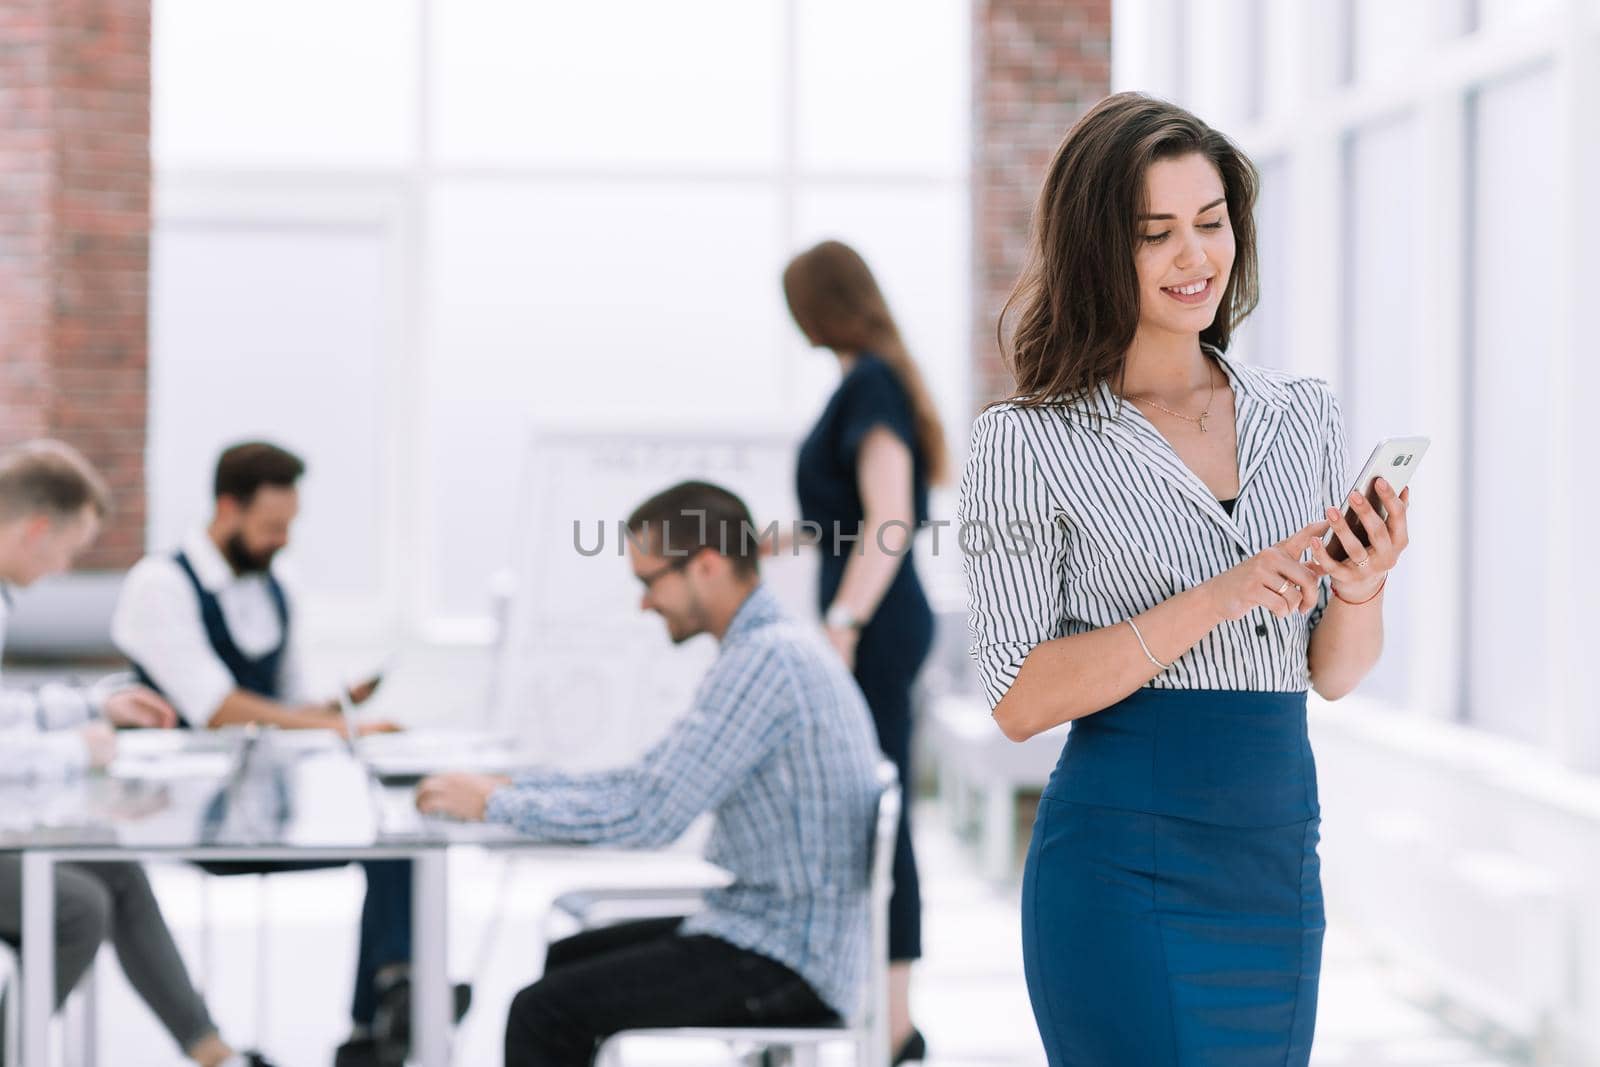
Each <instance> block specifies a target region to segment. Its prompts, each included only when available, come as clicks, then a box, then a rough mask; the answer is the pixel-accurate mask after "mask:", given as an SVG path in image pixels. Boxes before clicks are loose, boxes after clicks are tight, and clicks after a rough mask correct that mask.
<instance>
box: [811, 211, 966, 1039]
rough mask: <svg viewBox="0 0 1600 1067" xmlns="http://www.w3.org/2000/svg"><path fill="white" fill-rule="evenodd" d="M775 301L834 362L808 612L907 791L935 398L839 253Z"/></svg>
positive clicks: (816, 450) (856, 262)
mask: <svg viewBox="0 0 1600 1067" xmlns="http://www.w3.org/2000/svg"><path fill="white" fill-rule="evenodd" d="M783 291H784V296H785V297H786V298H787V300H788V302H789V311H790V313H791V314H792V315H793V316H794V320H795V324H796V325H797V326H799V328H800V331H801V332H802V333H804V334H805V336H806V339H807V340H808V341H810V342H811V343H812V344H813V345H815V346H817V347H819V348H828V349H831V350H832V352H833V354H834V355H835V356H836V357H837V358H838V361H839V370H840V375H841V376H840V380H839V387H838V388H837V389H836V390H835V391H834V394H833V396H832V397H831V398H829V400H828V404H827V407H826V408H824V409H823V412H822V414H821V416H819V417H818V419H817V422H816V425H815V426H814V427H813V428H812V430H811V433H810V434H809V435H808V436H807V437H806V439H805V442H804V443H803V444H802V445H801V446H800V454H799V459H798V463H797V468H798V469H797V472H796V489H797V491H798V496H799V501H800V512H801V515H802V517H803V518H805V519H806V520H807V521H809V522H814V523H816V524H817V528H818V529H820V530H821V531H822V537H823V540H822V543H821V545H820V546H819V547H820V548H821V550H822V564H821V567H820V568H819V571H818V579H819V581H818V589H817V606H818V610H819V611H821V612H822V616H823V625H824V627H825V630H826V633H827V636H828V640H829V641H830V642H831V643H832V644H833V646H834V648H835V649H837V650H838V652H839V655H840V656H841V657H842V658H843V659H844V661H845V663H846V664H847V665H848V666H849V667H850V668H851V670H852V671H853V672H854V674H855V678H856V682H857V683H858V684H859V685H860V686H861V692H862V693H863V695H865V696H866V698H867V706H868V707H869V708H870V709H871V710H872V718H873V722H874V724H875V725H876V726H877V728H878V745H879V747H880V748H882V749H883V753H884V755H886V756H888V757H889V758H890V759H891V760H893V761H894V764H895V767H896V768H897V769H898V770H899V772H900V781H901V782H902V783H904V785H905V788H906V789H907V795H908V796H909V791H910V788H911V784H912V775H911V722H912V720H911V685H912V683H913V682H914V681H915V680H916V677H917V672H918V671H919V670H920V669H921V667H922V662H923V660H925V659H926V658H927V656H928V649H929V647H930V646H931V645H932V643H933V611H932V609H931V608H930V607H929V606H928V599H927V597H926V596H925V595H924V594H923V591H922V584H921V582H919V581H918V579H917V569H916V565H915V563H914V562H913V560H912V558H911V542H912V539H913V535H914V534H915V533H916V530H917V528H918V526H919V525H920V524H921V523H923V522H925V521H926V520H927V518H928V483H929V482H941V481H943V480H944V477H945V467H946V464H947V460H946V457H945V446H944V433H943V431H942V429H941V428H940V425H939V416H938V412H937V411H936V410H935V409H934V406H933V398H932V397H931V396H930V395H929V394H928V390H927V388H926V387H925V386H924V385H923V382H922V375H921V374H920V373H919V372H918V371H917V366H916V364H915V363H914V362H913V361H912V359H911V354H910V353H909V352H908V351H907V350H906V346H905V343H904V342H903V341H902V340H901V339H900V331H899V329H898V328H897V327H896V326H895V321H894V317H893V316H892V315H891V314H890V313H889V305H888V302H887V301H885V300H884V298H883V293H882V292H881V291H880V290H879V288H878V283H877V281H876V280H875V279H874V278H873V276H872V271H871V270H869V269H868V267H867V264H866V261H864V260H863V259H862V258H861V257H860V256H859V255H858V254H857V253H856V252H855V250H854V249H852V248H850V247H849V246H848V245H845V244H841V243H840V242H838V241H824V242H823V243H821V244H819V245H817V246H816V247H815V248H812V249H809V250H808V251H806V252H803V253H801V254H800V255H798V256H796V257H795V258H794V259H793V260H792V261H790V263H789V265H788V267H787V268H785V270H784V272H783ZM910 807H911V806H910V805H909V804H907V805H904V806H903V807H902V808H901V809H900V832H899V835H898V837H897V838H896V841H895V853H894V895H893V897H892V898H891V899H890V902H889V1036H890V1042H891V1048H893V1049H894V1050H895V1052H894V1058H893V1059H894V1062H895V1063H897V1064H898V1063H904V1062H907V1061H911V1060H918V1061H920V1060H922V1059H923V1058H924V1056H925V1055H926V1053H927V1047H926V1043H925V1042H924V1041H923V1038H922V1034H921V1033H920V1032H918V1030H917V1029H916V1027H915V1026H914V1025H913V1024H912V1021H911V1009H910V986H911V964H912V962H913V961H914V960H916V959H918V958H919V957H920V956H921V955H922V901H921V897H920V894H919V890H918V884H917V864H916V857H915V855H914V854H913V853H912V851H911V821H910Z"/></svg>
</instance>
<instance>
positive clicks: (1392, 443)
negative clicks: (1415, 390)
mask: <svg viewBox="0 0 1600 1067" xmlns="http://www.w3.org/2000/svg"><path fill="white" fill-rule="evenodd" d="M1428 444H1429V440H1428V438H1426V437H1386V438H1384V439H1383V440H1382V441H1379V442H1378V447H1376V448H1374V449H1373V450H1372V455H1370V456H1368V457H1367V462H1366V464H1365V465H1364V466H1363V467H1362V468H1361V473H1360V474H1358V475H1356V480H1355V484H1354V485H1352V486H1351V487H1350V491H1351V492H1352V493H1360V494H1361V495H1362V496H1364V497H1366V498H1367V501H1368V502H1369V503H1371V504H1372V506H1373V508H1374V509H1375V510H1376V511H1377V512H1378V515H1379V517H1381V518H1384V519H1387V518H1388V517H1389V512H1388V510H1387V509H1386V508H1385V507H1384V506H1383V501H1381V500H1379V499H1378V492H1377V490H1376V489H1374V488H1373V487H1372V483H1373V482H1375V481H1377V480H1378V478H1379V477H1382V478H1383V480H1384V481H1386V482H1388V483H1389V485H1390V486H1391V487H1392V488H1393V489H1394V491H1395V495H1397V496H1398V495H1399V493H1400V490H1402V489H1404V488H1405V487H1406V485H1407V483H1409V482H1410V481H1411V476H1412V475H1413V474H1415V473H1416V471H1417V466H1418V465H1419V464H1421V462H1422V457H1423V456H1425V455H1427V454H1428ZM1344 519H1345V522H1346V523H1347V524H1349V526H1350V529H1351V530H1352V531H1353V532H1354V533H1355V535H1356V537H1357V538H1358V539H1360V541H1361V543H1362V544H1363V545H1365V544H1367V531H1366V528H1365V527H1364V526H1362V525H1361V520H1360V519H1358V518H1356V513H1355V509H1354V508H1352V507H1350V506H1349V505H1348V504H1346V505H1345V509H1344ZM1322 543H1323V544H1325V545H1327V546H1328V555H1330V556H1332V557H1333V558H1334V559H1336V560H1343V559H1346V558H1347V556H1346V553H1345V550H1344V542H1342V541H1340V540H1339V538H1338V536H1337V535H1336V534H1334V532H1333V531H1332V530H1329V531H1328V535H1327V536H1326V537H1324V538H1323V539H1322ZM1369 547H1370V546H1369Z"/></svg>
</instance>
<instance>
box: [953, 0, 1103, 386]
mask: <svg viewBox="0 0 1600 1067" xmlns="http://www.w3.org/2000/svg"><path fill="white" fill-rule="evenodd" d="M972 42H973V62H972V71H973V86H972V104H973V116H972V147H973V160H972V196H973V205H972V225H973V234H972V237H973V240H972V258H973V276H972V293H973V299H972V317H973V334H974V336H973V346H972V368H973V373H972V383H973V400H974V401H975V403H976V404H977V405H978V406H979V407H981V406H982V405H984V404H986V403H988V402H989V401H991V400H994V399H996V398H998V397H1002V396H1007V395H1009V394H1010V393H1011V391H1012V380H1011V376H1010V374H1008V373H1007V372H1006V370H1005V367H1004V366H1003V365H1002V364H1001V362H1000V350H999V347H998V346H997V344H996V342H995V321H996V319H997V318H998V317H999V315H1000V308H1001V306H1002V305H1003V304H1004V303H1005V300H1006V297H1007V296H1009V295H1010V293H1011V287H1012V285H1013V284H1015V282H1016V280H1017V274H1018V273H1019V272H1020V270H1021V269H1022V263H1023V258H1024V253H1025V251H1026V249H1027V240H1028V224H1029V219H1030V217H1031V216H1032V214H1033V203H1034V199H1035V198H1036V197H1037V196H1038V193H1039V186H1040V184H1041V183H1042V182H1043V180H1044V172H1045V167H1046V166H1047V165H1048V164H1049V162H1050V157H1051V155H1052V154H1053V153H1054V152H1055V149H1056V146H1057V145H1058V144H1060V143H1061V138H1062V136H1063V135H1065V134H1066V132H1067V130H1068V128H1070V127H1071V125H1072V123H1073V122H1074V121H1076V120H1077V118H1078V117H1079V116H1080V115H1082V114H1083V113H1084V112H1085V111H1086V110H1088V109H1089V107H1090V106H1091V105H1093V104H1094V103H1095V102H1096V101H1097V100H1099V99H1100V98H1101V97H1103V96H1105V95H1106V94H1107V93H1108V92H1110V91H1111V90H1110V86H1111V0H975V2H974V4H973V33H972Z"/></svg>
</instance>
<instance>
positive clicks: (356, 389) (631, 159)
mask: <svg viewBox="0 0 1600 1067" xmlns="http://www.w3.org/2000/svg"><path fill="white" fill-rule="evenodd" d="M969 19H970V13H969V9H968V3H967V0H935V2H928V0H869V2H845V0H803V2H802V0H685V2H681V3H675V4H672V5H661V4H657V3H653V2H648V0H604V2H600V3H593V4H583V5H573V4H557V3H553V2H548V0H546V2H539V3H522V2H512V0H452V2H451V3H440V2H436V0H399V2H396V0H382V2H377V0H361V2H352V3H342V4H337V5H331V6H329V5H319V4H310V3H305V2H303V0H294V2H291V3H288V4H285V3H281V2H278V3H271V4H269V3H265V2H263V0H157V3H156V5H155V30H154V33H155V66H154V109H155V115H154V128H155V167H156V211H155V232H154V237H153V242H154V267H153V278H152V310H153V322H152V347H151V366H152V410H151V418H152V422H151V498H150V516H151V518H150V535H151V541H152V545H153V546H154V547H158V548H159V547H161V546H163V545H165V544H168V543H170V542H171V540H172V539H173V538H174V537H175V536H176V534H177V532H178V531H180V530H181V529H183V528H184V527H185V526H187V525H188V524H191V523H193V522H196V521H198V520H199V519H200V518H201V517H202V513H203V510H204V507H205V504H206V501H205V481H206V478H205V472H206V470H207V468H208V464H209V462H210V461H211V459H212V458H213V457H214V455H215V452H216V450H217V447H218V446H219V445H220V444H221V443H223V442H224V441H226V440H228V439H231V438H234V437H237V436H241V435H244V434H247V433H248V434H262V435H267V436H272V437H275V438H278V439H280V440H282V441H283V442H284V443H285V444H287V445H289V446H290V447H293V448H296V449H297V450H299V451H301V452H302V453H303V454H304V455H305V456H306V458H307V459H308V461H309V463H310V473H309V475H308V478H307V482H306V489H307V491H306V507H305V509H304V519H303V521H302V523H301V524H300V526H299V528H298V529H297V533H296V538H297V541H298V545H297V547H296V548H295V549H294V555H295V556H296V557H297V560H296V562H297V564H298V566H299V568H300V570H301V571H302V572H303V573H304V574H306V575H307V578H308V583H307V584H308V585H309V586H310V589H311V592H312V594H313V596H314V598H315V599H314V601H313V604H314V608H315V618H316V620H319V622H318V624H319V625H321V626H322V627H324V628H326V629H327V630H329V631H338V632H349V631H351V630H352V629H365V630H368V631H375V632H376V631H382V632H390V631H395V630H408V631H411V632H414V633H418V634H421V635H423V636H425V637H429V638H433V639H442V640H453V639H462V640H481V639H483V638H484V637H486V636H487V633H488V631H489V626H488V619H487V612H488V607H489V604H488V591H487V590H488V582H489V578H490V575H491V574H492V572H493V571H494V570H495V569H496V568H498V567H501V566H504V565H505V564H506V563H507V562H508V561H509V560H510V559H511V557H512V552H511V548H512V546H511V544H510V538H511V529H512V525H513V517H514V512H515V501H514V491H513V487H514V486H515V485H517V484H518V481H519V476H520V471H519V469H518V465H519V462H520V457H521V456H522V455H523V452H524V447H523V446H524V444H525V443H526V440H527V436H528V433H529V427H530V425H531V424H532V423H533V421H534V420H537V419H540V418H546V417H552V416H560V417H563V418H566V417H578V418H583V417H586V416H594V417H600V416H604V417H606V418H607V419H608V420H609V421H610V422H611V423H613V424H614V423H615V421H616V419H617V418H618V417H622V418H628V417H635V416H636V417H638V418H640V419H646V420H650V421H653V422H659V421H660V420H661V419H662V418H663V417H668V418H672V417H676V418H681V419H685V420H690V421H698V420H716V419H718V418H721V417H724V416H730V415H733V416H737V417H738V419H739V421H740V422H741V423H744V424H747V423H748V422H749V421H750V420H752V419H754V420H758V421H762V420H764V421H766V422H768V423H769V424H771V425H777V426H783V427H787V428H790V429H791V430H792V431H794V432H796V433H799V432H801V431H802V430H803V428H804V426H805V425H806V424H807V423H808V421H809V420H810V419H811V418H812V417H814V415H815V414H816V412H817V411H818V410H820V407H821V404H822V401H823V400H824V398H825V397H826V395H827V393H828V392H829V390H831V388H832V386H833V383H834V381H835V379H836V371H835V369H834V367H833V365H832V361H831V359H829V358H827V357H826V355H825V354H822V353H814V352H811V351H809V350H807V349H806V348H805V347H804V346H803V344H802V343H801V342H800V339H799V338H798V337H797V335H796V334H795V332H794V330H793V328H792V327H791V326H790V324H789V322H788V316H787V311H786V309H785V307H784V304H783V299H782V293H781V289H780V286H779V273H780V271H781V270H782V267H783V264H784V263H785V261H786V260H787V258H788V257H789V256H790V255H792V254H793V253H794V252H796V251H798V250H799V249H800V248H802V247H804V246H806V245H808V244H809V243H811V242H813V241H815V240H817V239H820V238H822V237H837V238H840V239H843V240H845V241H848V242H851V243H853V244H855V245H856V246H857V247H858V248H859V249H860V250H861V251H862V252H863V254H864V255H866V256H867V258H868V260H869V262H871V263H872V264H873V265H874V268H875V270H876V271H877V273H878V275H879V279H880V282H881V283H882V285H883V287H884V289H885V291H886V293H887V295H888V297H889V299H890V302H891V305H892V306H893V308H894V310H895V312H896V314H897V316H898V317H899V319H900V321H901V325H902V328H903V331H904V332H905V334H906V335H907V338H908V340H909V342H910V343H911V345H912V347H913V351H914V352H915V354H916V355H917V356H918V358H919V359H920V360H921V361H922V362H923V363H924V365H925V368H926V371H927V374H928V377H929V379H930V383H931V385H932V388H933V390H934V392H935V395H936V398H937V400H938V402H939V404H940V406H941V409H942V410H943V413H944V414H945V416H946V419H947V420H948V422H949V424H950V425H951V426H952V427H953V428H954V427H959V426H961V425H962V424H964V422H965V420H966V416H967V410H968V403H967V396H968V387H967V370H966V364H967V348H966V339H967V338H968V337H969V335H970V334H969V331H968V329H967V315H968V301H969V297H968V288H969V286H968V269H967V229H968V194H967V188H968V186H967V153H968V130H967V126H968V122H969V110H968V107H967V102H966V101H967V93H968V77H969V74H968V71H969V43H968V26H969ZM631 503H632V502H625V501H619V502H618V504H617V507H618V509H619V510H620V511H624V513H625V509H626V508H627V507H628V506H629V505H630V504H631Z"/></svg>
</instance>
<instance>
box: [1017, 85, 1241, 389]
mask: <svg viewBox="0 0 1600 1067" xmlns="http://www.w3.org/2000/svg"><path fill="white" fill-rule="evenodd" d="M1196 152H1197V153H1199V154H1200V155H1203V156H1205V157H1206V158H1207V159H1209V160H1210V161H1211V162H1212V164H1213V165H1214V166H1215V167H1216V168H1217V171H1218V173H1219V174H1221V176H1222V186H1223V192H1224V195H1225V196H1226V197H1227V202H1228V221H1229V223H1230V225H1232V227H1233V237H1234V245H1235V252H1234V259H1233V270H1232V272H1231V273H1230V274H1229V276H1228V284H1227V286H1226V287H1224V289H1223V290H1222V297H1221V300H1220V302H1219V304H1218V306H1217V314H1216V318H1214V319H1213V320H1212V321H1211V325H1209V326H1207V327H1206V328H1205V329H1204V330H1202V331H1200V340H1201V341H1202V342H1205V343H1207V344H1211V345H1215V346H1216V347H1217V348H1218V349H1219V350H1224V351H1225V350H1226V349H1227V347H1228V339H1229V338H1230V337H1231V336H1232V334H1233V330H1234V328H1235V327H1237V326H1238V325H1239V323H1241V322H1243V321H1244V318H1245V316H1246V315H1248V314H1250V312H1251V311H1252V310H1254V309H1255V306H1256V297H1257V268H1256V228H1255V214H1254V212H1255V201H1256V188H1257V185H1258V183H1259V180H1260V179H1259V176H1258V175H1257V173H1256V168H1255V166H1254V164H1252V163H1251V162H1250V160H1249V159H1248V158H1247V157H1246V156H1245V154H1244V153H1243V152H1241V151H1240V150H1239V149H1238V148H1237V147H1236V146H1235V145H1234V144H1233V142H1232V141H1230V140H1228V138H1227V137H1225V136H1223V135H1222V134H1220V133H1218V132H1217V131H1216V130H1213V129H1212V128H1211V127H1209V126H1207V125H1206V124H1205V123H1203V122H1201V121H1200V120H1199V119H1198V118H1196V117H1195V116H1194V115H1192V114H1190V113H1189V112H1188V111H1185V110H1184V109H1183V108H1181V107H1178V106H1177V105H1176V104H1169V103H1167V102H1166V101H1164V100H1157V99H1155V98H1154V97H1151V96H1146V95H1145V94H1143V93H1117V94H1115V95H1113V96H1108V97H1106V98H1105V99H1104V100H1102V101H1100V102H1099V103H1098V104H1096V105H1095V106H1094V107H1092V108H1090V109H1089V111H1088V113H1087V114H1085V115H1084V116H1083V117H1082V118H1081V119H1079V120H1078V121H1077V122H1076V123H1075V124H1074V125H1073V127H1072V129H1071V130H1069V131H1067V136H1066V138H1065V139H1064V140H1063V141H1062V142H1061V147H1059V148H1057V149H1056V154H1055V158H1054V159H1052V160H1051V161H1050V169H1049V171H1048V172H1047V173H1046V175H1045V180H1044V187H1043V189H1041V190H1040V192H1039V200H1038V204H1037V205H1036V206H1035V208H1034V213H1033V228H1032V232H1031V234H1030V237H1029V245H1030V248H1029V260H1028V263H1027V265H1026V267H1025V268H1024V270H1023V272H1022V276H1021V277H1020V278H1019V279H1018V280H1017V285H1016V288H1015V289H1013V290H1012V292H1011V296H1010V298H1009V299H1007V300H1006V304H1005V307H1004V308H1002V309H1001V312H1000V320H999V323H998V324H997V326H996V335H997V337H998V339H999V341H1000V351H1001V354H1002V356H1003V357H1004V359H1005V361H1006V364H1007V367H1008V368H1009V369H1010V371H1011V373H1012V375H1013V376H1014V377H1015V378H1016V382H1017V392H1016V395H1015V396H1014V397H1013V398H1012V402H1013V403H1016V404H1019V405H1022V406H1029V407H1032V406H1037V405H1040V404H1048V403H1058V402H1060V401H1062V400H1064V399H1070V398H1073V397H1079V396H1083V395H1085V394H1087V393H1089V392H1090V391H1092V390H1093V389H1095V388H1096V387H1097V386H1098V385H1099V384H1100V383H1101V382H1106V381H1112V380H1120V378H1121V374H1122V371H1123V369H1124V362H1125V358H1126V354H1127V351H1128V347H1129V346H1130V345H1131V344H1132V343H1133V336H1134V331H1135V330H1136V329H1137V328H1138V325H1139V279H1138V274H1137V272H1136V271H1135V268H1134V251H1135V249H1136V248H1137V247H1138V240H1139V227H1138V216H1139V214H1140V213H1141V212H1143V211H1145V210H1146V205H1145V204H1144V179H1145V172H1146V171H1147V170H1148V169H1149V167H1150V164H1152V163H1154V162H1156V161H1157V160H1163V159H1174V158H1177V157H1179V156H1186V155H1189V154H1191V153H1196ZM1008 327H1009V328H1010V329H1009V332H1010V337H1009V338H1007V336H1006V334H1007V330H1008Z"/></svg>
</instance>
